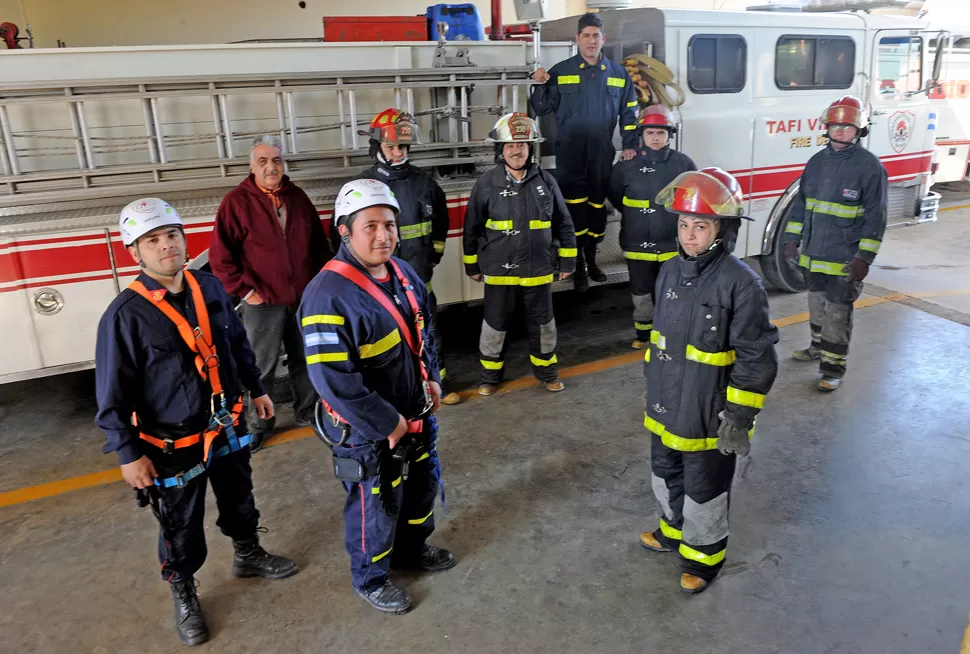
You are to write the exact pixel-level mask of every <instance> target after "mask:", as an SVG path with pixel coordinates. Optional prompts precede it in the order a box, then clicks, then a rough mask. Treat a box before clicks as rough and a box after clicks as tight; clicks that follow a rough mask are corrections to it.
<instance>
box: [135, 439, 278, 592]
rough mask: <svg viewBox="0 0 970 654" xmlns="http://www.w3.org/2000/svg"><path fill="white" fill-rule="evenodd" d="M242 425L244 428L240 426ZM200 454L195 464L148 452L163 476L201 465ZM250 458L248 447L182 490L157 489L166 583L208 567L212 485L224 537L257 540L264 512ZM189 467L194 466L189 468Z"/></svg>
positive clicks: (214, 465)
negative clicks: (255, 491)
mask: <svg viewBox="0 0 970 654" xmlns="http://www.w3.org/2000/svg"><path fill="white" fill-rule="evenodd" d="M240 426H242V427H243V429H244V430H245V425H243V424H242V423H241V422H240ZM241 433H245V431H243V432H241ZM216 443H217V445H216V447H219V445H218V443H220V441H219V440H217V441H216ZM192 450H193V451H194V450H195V448H192ZM198 450H199V452H200V456H199V457H198V458H196V459H195V460H194V461H191V462H189V461H188V460H187V457H182V456H177V455H168V454H165V453H163V452H161V451H160V450H156V449H155V448H151V449H150V450H149V458H151V460H152V463H153V464H154V466H155V470H156V472H158V475H159V477H162V478H164V477H171V476H173V475H175V474H177V473H180V472H184V471H185V470H187V469H189V468H191V467H192V466H193V465H195V463H198V461H199V460H200V459H201V451H202V448H201V446H199V447H198ZM249 456H250V454H249V448H248V447H244V448H242V449H241V450H239V451H238V452H233V453H232V454H227V455H226V456H221V457H219V458H218V459H214V460H213V461H212V465H211V466H210V467H209V469H208V471H207V472H206V473H205V474H203V475H200V476H199V477H196V478H195V479H192V480H191V481H189V482H188V483H187V484H186V485H185V486H184V487H182V488H178V487H173V488H159V489H158V492H159V508H160V509H161V514H162V517H161V529H160V530H159V534H158V560H159V562H160V563H161V564H162V579H164V580H165V581H169V582H171V581H179V580H182V579H188V578H189V577H192V576H193V575H194V574H195V573H196V572H197V571H198V570H199V568H201V567H202V564H203V563H205V558H206V554H207V553H208V549H207V548H206V544H205V530H204V525H203V522H204V520H203V519H204V517H205V490H206V486H207V484H210V483H211V484H212V491H213V492H214V493H215V496H216V507H217V508H218V510H219V518H218V519H217V520H216V525H217V526H218V527H219V529H220V530H221V531H222V533H223V534H225V535H226V536H228V537H229V538H231V539H233V540H248V539H250V538H253V537H254V536H256V528H257V527H258V526H259V511H257V510H256V500H255V499H253V478H252V477H253V473H252V468H250V466H249ZM186 463H189V465H188V466H186V465H185V464H186Z"/></svg>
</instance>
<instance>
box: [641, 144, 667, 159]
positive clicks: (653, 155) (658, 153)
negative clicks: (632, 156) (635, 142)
mask: <svg viewBox="0 0 970 654" xmlns="http://www.w3.org/2000/svg"><path fill="white" fill-rule="evenodd" d="M640 158H641V159H643V160H645V161H646V163H648V164H655V163H660V162H661V161H667V159H669V158H670V144H669V143H668V144H667V145H665V146H663V147H662V148H660V149H659V150H652V149H650V148H648V147H646V146H644V147H642V148H640Z"/></svg>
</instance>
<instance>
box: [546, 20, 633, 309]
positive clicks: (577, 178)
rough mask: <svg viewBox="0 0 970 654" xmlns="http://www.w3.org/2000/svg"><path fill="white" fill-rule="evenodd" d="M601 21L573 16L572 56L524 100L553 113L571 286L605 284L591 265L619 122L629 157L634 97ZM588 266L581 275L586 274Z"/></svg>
mask: <svg viewBox="0 0 970 654" xmlns="http://www.w3.org/2000/svg"><path fill="white" fill-rule="evenodd" d="M605 42H606V37H605V36H604V35H603V21H602V20H601V19H600V18H599V17H598V16H597V15H596V14H583V15H582V16H581V17H580V19H579V26H578V33H577V34H576V43H577V45H578V46H579V54H577V55H576V56H575V57H571V58H570V59H566V60H565V61H561V62H559V63H558V64H556V65H555V66H553V67H552V69H551V70H549V71H548V72H546V70H545V69H544V68H539V69H538V70H537V71H536V72H535V73H533V75H532V78H533V79H534V80H535V81H536V82H538V84H536V85H534V86H533V87H532V97H531V104H532V108H533V110H534V111H535V113H536V115H538V116H545V115H546V114H550V113H553V112H555V114H556V144H555V145H556V172H555V175H556V179H557V180H558V182H559V186H560V188H562V189H563V194H564V195H565V196H566V203H567V204H568V205H569V213H570V216H571V217H572V221H573V225H574V226H575V228H576V237H577V240H578V243H579V257H578V260H577V263H576V276H575V279H574V283H575V286H576V290H578V291H581V292H582V291H585V290H587V289H588V288H589V279H590V278H591V279H592V280H593V281H595V282H605V281H606V275H605V274H604V273H603V271H602V270H600V268H599V266H597V265H596V245H597V243H599V242H600V241H602V240H603V235H604V234H605V233H606V188H607V185H608V183H609V179H610V169H611V167H612V166H613V159H614V157H615V155H616V151H615V150H614V148H613V131H614V130H615V129H616V123H617V119H619V121H620V126H621V127H622V130H621V135H622V140H623V153H622V155H621V158H622V159H623V160H624V161H627V160H630V159H632V158H633V157H635V156H636V151H637V147H638V140H637V134H636V129H637V114H636V107H637V98H636V92H635V91H634V88H633V82H632V81H630V75H629V73H627V71H626V69H625V68H624V67H623V66H621V65H620V64H618V63H616V62H614V61H612V60H610V59H608V58H607V57H605V56H604V55H603V52H602V51H603V44H604V43H605ZM587 271H588V278H587Z"/></svg>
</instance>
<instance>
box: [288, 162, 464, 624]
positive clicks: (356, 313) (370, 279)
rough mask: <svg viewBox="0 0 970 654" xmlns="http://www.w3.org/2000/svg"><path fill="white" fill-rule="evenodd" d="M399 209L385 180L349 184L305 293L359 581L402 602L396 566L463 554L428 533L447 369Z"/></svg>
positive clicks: (377, 595)
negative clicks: (401, 236)
mask: <svg viewBox="0 0 970 654" xmlns="http://www.w3.org/2000/svg"><path fill="white" fill-rule="evenodd" d="M399 213H400V206H399V205H398V202H397V199H396V198H395V197H394V194H393V193H392V192H391V190H390V189H389V188H388V187H387V185H386V184H384V183H383V182H380V181H377V180H373V179H359V180H354V181H351V182H348V183H347V184H344V186H343V187H342V188H341V189H340V191H339V193H338V194H337V199H336V202H335V203H334V211H333V216H334V222H335V226H336V229H337V230H338V232H339V234H340V240H341V246H340V250H339V251H338V252H337V255H336V256H335V257H334V258H333V259H332V260H331V261H330V262H328V263H327V265H326V266H324V268H323V270H322V271H320V273H319V274H318V275H317V276H316V277H314V279H313V281H312V282H310V285H309V286H308V287H307V290H306V293H305V294H304V296H303V302H302V303H301V304H300V324H301V325H302V328H303V340H304V344H305V346H306V352H307V364H308V366H309V370H310V379H311V380H313V385H314V386H315V387H316V390H317V392H318V393H319V394H320V397H321V398H322V400H323V407H325V408H326V409H327V413H328V414H329V417H328V418H327V419H326V420H324V421H323V424H317V430H318V434H319V435H320V436H321V438H324V439H325V440H326V441H327V442H328V443H329V444H330V445H331V447H332V448H333V464H334V472H335V474H336V476H337V479H339V480H340V481H342V482H343V485H344V489H345V490H346V491H347V500H346V502H345V504H344V544H345V545H346V548H347V553H348V554H350V570H351V576H352V581H353V586H354V590H355V591H356V592H357V594H358V595H359V596H360V597H362V598H363V599H364V600H365V601H366V602H367V603H368V604H370V605H371V606H372V607H374V608H375V609H377V610H378V611H382V612H384V613H393V614H401V613H407V612H408V611H410V610H411V606H412V602H411V597H410V596H409V595H408V592H407V591H406V590H404V589H403V588H399V587H398V586H396V585H394V583H392V582H391V581H390V580H389V579H388V571H389V569H390V568H396V569H402V568H406V569H412V570H419V571H424V572H441V571H444V570H449V569H451V568H453V567H454V566H455V564H456V561H455V557H454V556H452V554H451V552H449V551H447V550H444V549H441V548H439V547H435V546H433V545H428V544H427V542H426V541H427V539H428V536H430V535H431V533H432V532H433V531H434V524H435V520H434V503H435V496H436V495H437V492H438V488H439V481H440V478H441V467H440V464H439V462H438V453H437V449H436V447H435V443H436V440H437V434H438V423H437V421H436V419H435V416H434V415H433V414H434V412H435V411H436V410H437V408H438V404H439V402H440V398H441V381H440V376H439V374H438V362H437V359H436V356H437V349H436V348H435V343H434V331H433V330H432V329H430V326H431V325H430V321H432V320H433V319H434V317H433V315H432V314H431V311H430V309H431V304H430V301H429V298H428V291H427V288H426V287H425V285H424V281H423V280H422V279H421V277H420V276H419V275H418V274H417V273H416V272H415V271H414V269H413V268H411V266H409V265H408V264H407V263H406V262H404V261H403V260H401V259H398V258H396V257H392V256H391V254H392V253H393V252H394V250H395V248H396V246H397V239H398V227H397V222H396V220H397V216H398V215H399ZM321 432H322V433H321Z"/></svg>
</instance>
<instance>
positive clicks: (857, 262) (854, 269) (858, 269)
mask: <svg viewBox="0 0 970 654" xmlns="http://www.w3.org/2000/svg"><path fill="white" fill-rule="evenodd" d="M842 272H847V273H849V277H848V281H850V282H861V281H862V280H863V279H865V278H866V275H868V274H869V264H868V263H866V262H865V261H863V260H862V259H860V258H859V257H855V258H854V259H852V261H850V262H849V263H847V264H845V267H844V268H842Z"/></svg>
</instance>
